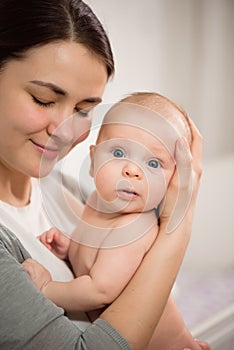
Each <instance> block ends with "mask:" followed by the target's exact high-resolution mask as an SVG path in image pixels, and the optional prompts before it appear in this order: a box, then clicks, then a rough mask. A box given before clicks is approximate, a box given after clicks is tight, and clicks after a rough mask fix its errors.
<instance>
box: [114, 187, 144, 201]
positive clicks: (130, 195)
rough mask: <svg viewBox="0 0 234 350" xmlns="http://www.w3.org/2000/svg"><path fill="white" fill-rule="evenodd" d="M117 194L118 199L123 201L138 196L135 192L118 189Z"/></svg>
mask: <svg viewBox="0 0 234 350" xmlns="http://www.w3.org/2000/svg"><path fill="white" fill-rule="evenodd" d="M117 193H118V197H120V198H122V199H124V200H133V199H136V198H137V197H138V196H139V194H138V193H137V192H136V191H134V190H130V189H119V190H117Z"/></svg>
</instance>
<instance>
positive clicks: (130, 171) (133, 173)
mask: <svg viewBox="0 0 234 350" xmlns="http://www.w3.org/2000/svg"><path fill="white" fill-rule="evenodd" d="M122 173H123V176H124V177H129V178H135V179H138V180H141V179H142V175H143V172H142V169H141V168H140V167H139V166H138V165H137V164H134V163H132V162H128V163H127V164H125V166H124V167H123V171H122Z"/></svg>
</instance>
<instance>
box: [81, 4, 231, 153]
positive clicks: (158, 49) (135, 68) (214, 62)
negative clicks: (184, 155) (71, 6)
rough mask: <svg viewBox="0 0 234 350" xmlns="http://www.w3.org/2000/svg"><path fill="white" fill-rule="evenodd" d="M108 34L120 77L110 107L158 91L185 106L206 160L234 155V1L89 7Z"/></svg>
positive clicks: (111, 92)
mask: <svg viewBox="0 0 234 350" xmlns="http://www.w3.org/2000/svg"><path fill="white" fill-rule="evenodd" d="M86 2H87V3H88V4H89V5H90V6H91V7H92V8H93V9H94V10H95V12H96V14H97V15H98V16H99V18H100V19H101V21H102V22H103V24H104V27H105V28H106V30H107V32H108V34H109V37H110V40H111V43H112V47H113V51H114V54H115V61H116V75H115V78H114V80H113V82H111V83H110V84H109V86H108V88H107V90H106V93H105V101H106V102H114V101H116V100H117V99H119V98H121V97H122V96H123V95H124V94H126V93H130V92H132V91H136V90H155V91H157V92H160V93H162V94H164V95H167V96H168V97H169V98H171V99H174V100H175V101H176V102H177V103H179V104H181V105H182V106H183V107H184V108H185V109H186V111H187V112H188V113H189V115H190V116H191V117H192V118H193V120H194V121H195V122H196V123H197V125H198V126H199V127H200V129H201V131H202V133H203V136H204V138H205V152H204V153H205V158H212V157H213V158H215V157H216V156H217V155H222V154H224V153H227V152H231V151H233V150H234V142H233V137H232V134H233V133H234V121H233V120H234V115H233V110H234V98H233V97H234V96H233V95H234V64H233V62H234V44H233V43H234V37H233V33H234V1H232V0H144V1H142V0H118V1H116V0H88V1H86Z"/></svg>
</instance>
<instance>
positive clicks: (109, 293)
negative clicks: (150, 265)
mask: <svg viewBox="0 0 234 350" xmlns="http://www.w3.org/2000/svg"><path fill="white" fill-rule="evenodd" d="M180 137H184V138H186V139H187V141H188V143H190V142H191V132H190V128H189V123H188V119H187V116H186V114H185V112H184V111H183V110H182V109H181V108H180V107H179V106H177V105H176V104H175V103H173V102H172V101H170V100H169V99H167V98H166V97H163V96H161V95H159V94H156V93H144V92H143V93H135V94H133V95H130V96H128V97H126V98H124V99H123V100H121V101H120V102H119V103H117V104H115V105H114V106H113V107H112V108H111V109H110V110H109V111H108V112H107V114H106V115H105V117H104V120H103V124H102V126H101V128H100V131H99V134H98V138H97V141H96V145H95V146H93V145H92V146H90V158H91V166H90V175H91V176H92V177H93V178H94V182H95V187H96V188H95V190H94V192H93V193H92V194H91V195H90V196H89V198H88V200H87V202H86V205H85V207H84V210H83V214H82V217H81V220H80V222H79V223H78V225H77V229H76V230H74V232H73V233H72V235H71V237H69V238H68V237H67V236H65V235H64V234H62V233H61V232H59V231H58V230H57V229H55V228H52V229H51V230H49V231H47V232H45V233H44V234H43V235H41V236H40V240H41V242H42V243H43V244H45V245H46V246H47V247H48V249H50V250H51V251H52V252H53V253H54V254H56V255H57V256H58V257H59V258H62V259H64V260H68V261H69V263H70V264H71V266H72V269H73V272H74V275H75V279H74V280H72V281H69V282H57V281H52V278H51V275H50V273H49V272H48V271H47V270H45V269H44V268H43V267H42V266H41V265H40V264H38V263H37V262H35V261H33V262H32V261H30V262H28V263H27V262H26V263H25V264H24V266H25V268H26V270H27V271H28V273H29V275H30V276H31V278H32V280H33V282H34V283H35V285H36V286H37V287H38V288H39V289H40V290H41V291H42V292H43V293H44V294H45V295H46V296H47V297H48V298H49V299H51V300H52V301H53V302H54V303H55V304H57V305H58V306H61V307H63V308H64V309H65V310H66V311H73V312H74V311H75V310H83V311H86V312H88V315H89V317H90V319H91V320H94V319H96V318H97V317H98V315H100V313H101V311H102V309H103V308H104V307H105V306H106V305H108V304H110V303H111V302H112V301H113V300H114V299H115V298H116V297H117V296H118V295H119V294H120V293H121V291H122V290H123V289H124V287H125V286H126V285H127V283H128V281H129V280H130V279H131V277H132V276H133V274H134V273H135V271H136V269H137V267H138V266H139V264H140V263H141V261H142V259H143V257H144V255H145V254H146V252H147V251H148V250H149V249H150V247H151V245H152V243H153V242H154V240H155V238H156V236H157V232H158V220H159V219H158V215H156V211H155V208H159V205H160V204H161V205H162V201H163V198H164V196H165V193H166V189H167V187H168V184H169V182H170V179H171V177H172V175H173V173H174V171H175V161H174V157H173V155H174V151H175V144H176V141H177V140H178V138H180ZM157 214H158V213H157ZM70 238H71V239H70ZM168 341H169V342H170V340H168ZM196 346H197V345H196ZM194 349H198V348H197V347H194Z"/></svg>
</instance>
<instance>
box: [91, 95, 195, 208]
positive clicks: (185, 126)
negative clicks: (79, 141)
mask: <svg viewBox="0 0 234 350" xmlns="http://www.w3.org/2000/svg"><path fill="white" fill-rule="evenodd" d="M182 136H183V137H186V138H187V140H188V142H189V143H191V131H190V127H189V122H188V117H187V115H186V113H185V112H184V111H183V110H182V108H180V107H179V106H178V105H176V104H175V103H174V102H172V101H170V100H169V99H168V98H166V97H164V96H161V95H159V94H156V93H145V92H140V93H135V94H132V95H130V96H128V97H126V98H124V99H122V100H121V101H120V102H118V103H116V104H115V105H114V106H113V107H112V108H111V109H110V110H109V111H108V112H107V114H106V115H105V117H104V120H103V124H102V127H101V129H100V132H99V135H98V138H97V142H96V146H93V147H91V159H92V166H91V175H92V176H94V177H95V183H96V187H97V190H98V192H99V194H100V195H101V196H102V197H103V198H104V199H105V201H106V202H109V203H112V202H114V201H116V198H117V197H118V198H120V199H121V200H122V201H124V200H125V202H128V203H127V204H128V205H126V208H127V210H128V211H134V212H136V211H145V210H149V209H152V208H154V207H156V206H157V205H158V204H159V203H160V201H161V200H162V199H163V196H164V195H165V191H166V189H167V186H168V184H169V181H170V179H171V176H172V175H173V173H174V170H175V162H174V150H175V143H176V140H177V139H178V138H179V137H182ZM113 160H115V162H113ZM110 183H112V184H111V186H109V184H110ZM111 191H112V192H111ZM110 193H111V195H110V196H109V194H110ZM140 199H141V200H140ZM125 212H126V211H125Z"/></svg>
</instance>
